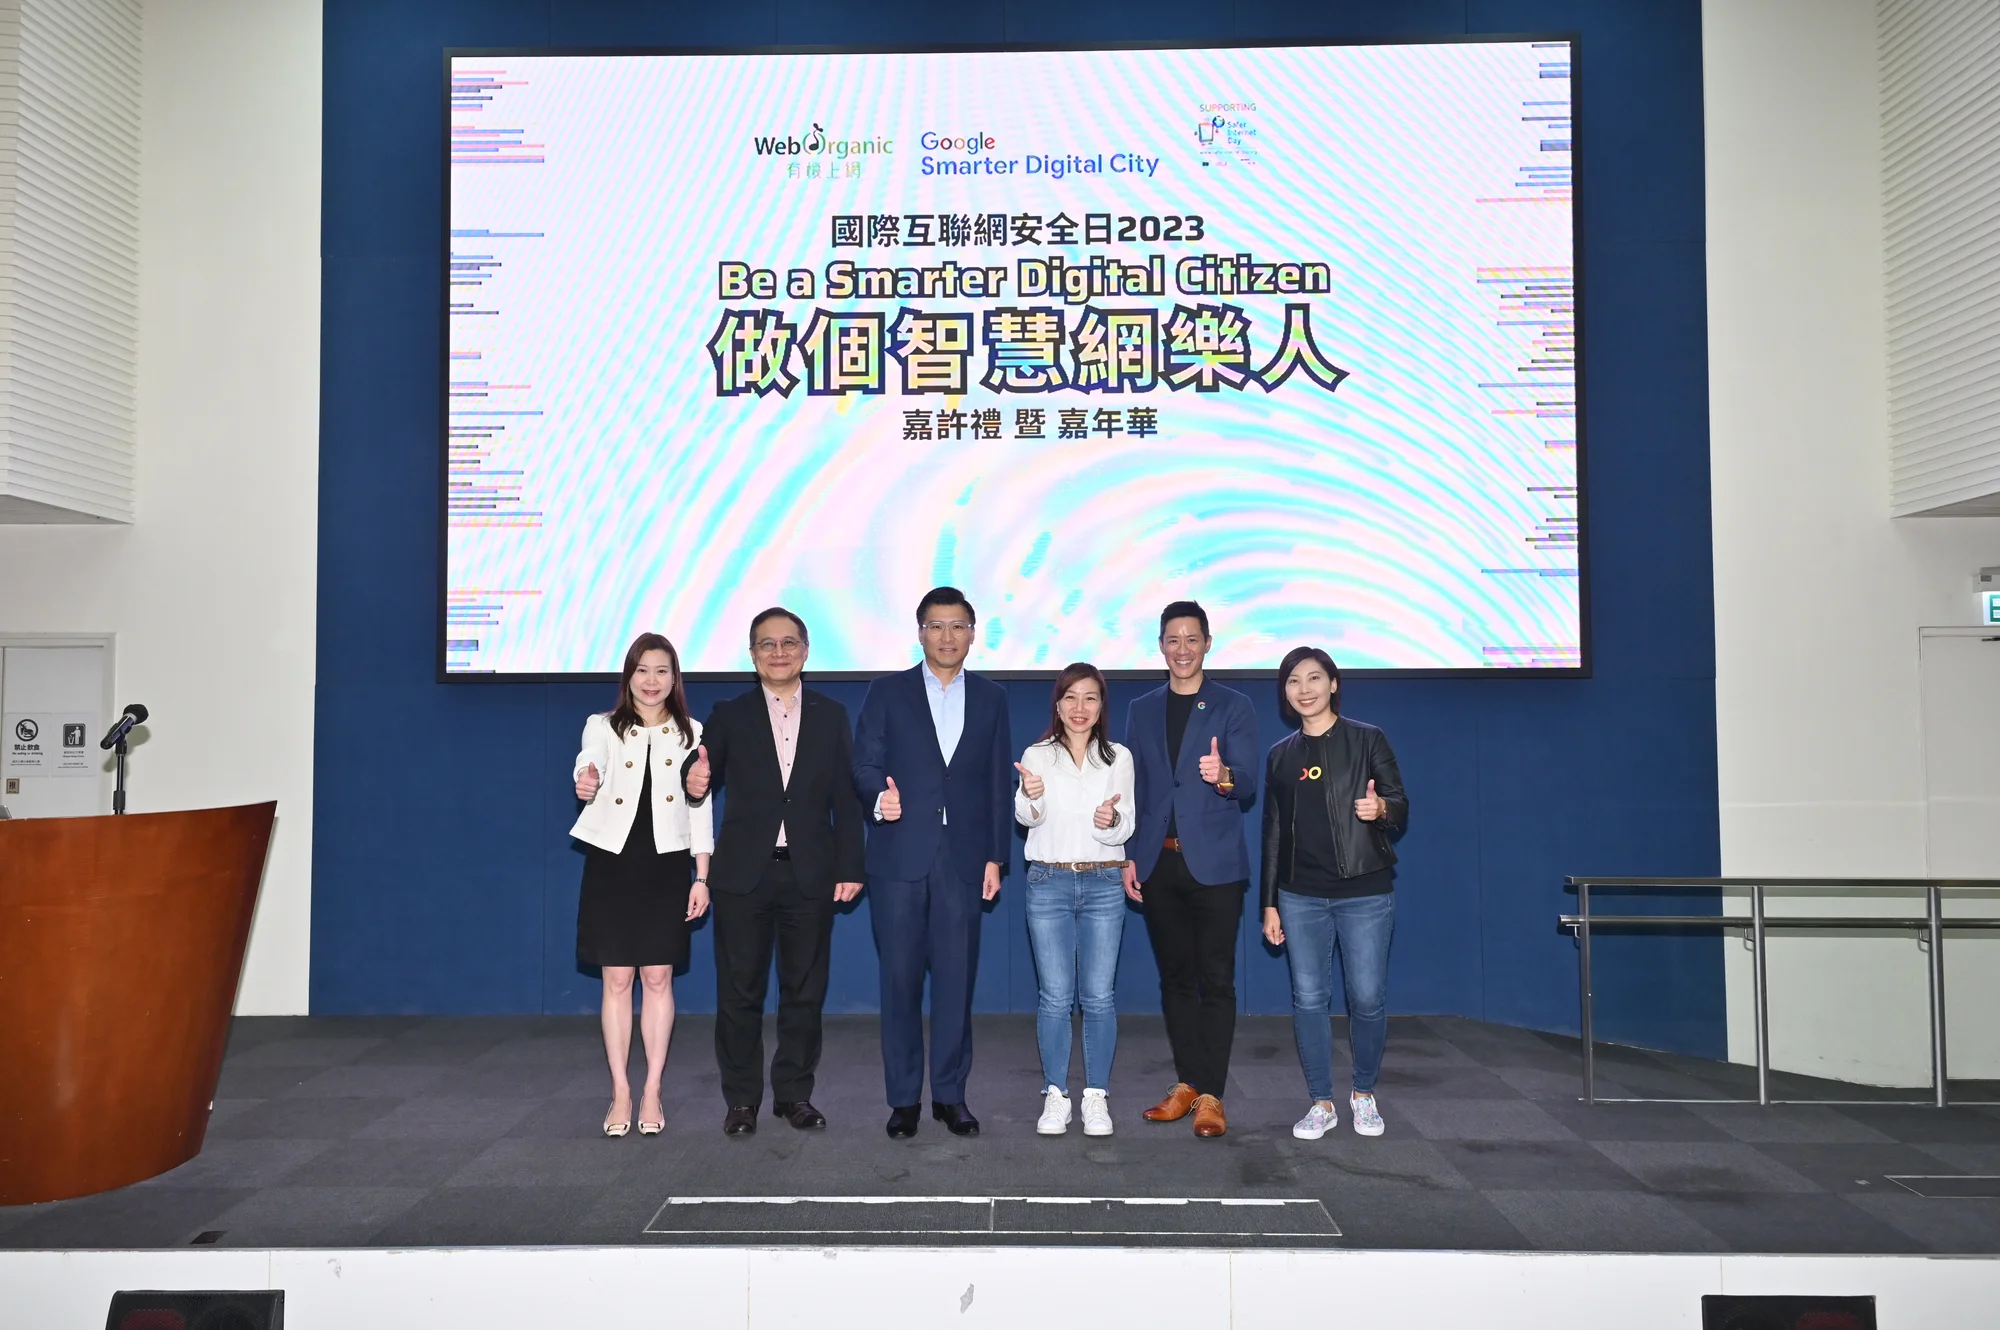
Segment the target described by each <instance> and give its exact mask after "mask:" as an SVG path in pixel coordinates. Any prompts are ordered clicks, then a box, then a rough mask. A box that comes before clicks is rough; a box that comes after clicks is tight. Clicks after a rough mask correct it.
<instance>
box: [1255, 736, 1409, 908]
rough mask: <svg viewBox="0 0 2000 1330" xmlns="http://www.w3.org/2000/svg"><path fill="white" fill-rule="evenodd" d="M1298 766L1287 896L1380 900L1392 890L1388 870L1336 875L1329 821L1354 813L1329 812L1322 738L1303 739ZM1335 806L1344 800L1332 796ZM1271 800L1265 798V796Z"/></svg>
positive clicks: (1330, 774) (1348, 810)
mask: <svg viewBox="0 0 2000 1330" xmlns="http://www.w3.org/2000/svg"><path fill="white" fill-rule="evenodd" d="M1299 739H1300V752H1301V759H1302V760H1301V765H1300V770H1299V774H1298V775H1297V776H1296V777H1294V778H1293V780H1294V784H1295V786H1296V788H1295V790H1294V791H1293V793H1294V800H1293V809H1294V812H1293V819H1292V880H1291V881H1290V882H1287V883H1285V885H1284V889H1285V890H1286V891H1290V892H1294V893H1296V894H1297V895H1300V896H1322V897H1335V898H1344V897H1349V896H1379V895H1381V894H1382V893H1383V892H1386V891H1390V890H1393V889H1394V888H1395V885H1396V884H1395V879H1394V877H1393V875H1392V874H1391V873H1390V870H1388V869H1386V868H1378V869H1376V870H1375V871H1374V872H1372V873H1363V874H1361V876H1359V877H1342V876H1341V875H1340V869H1341V864H1340V855H1339V852H1338V849H1337V847H1336V845H1335V842H1334V839H1333V817H1334V816H1335V815H1339V814H1342V813H1344V814H1345V815H1346V816H1348V817H1352V816H1354V810H1353V809H1352V808H1340V807H1336V808H1335V809H1333V810H1332V812H1331V813H1329V811H1328V808H1327V802H1326V801H1327V782H1328V781H1330V780H1332V779H1333V778H1334V773H1333V772H1332V770H1331V769H1330V767H1329V765H1328V763H1327V749H1328V748H1329V746H1330V745H1329V744H1328V741H1327V736H1326V735H1324V734H1319V735H1313V734H1301V735H1300V736H1299ZM1335 794H1336V798H1337V801H1339V800H1344V799H1345V798H1346V795H1345V792H1344V791H1336V792H1335ZM1264 797H1265V798H1267V799H1268V798H1269V797H1270V796H1269V795H1268V794H1267V795H1265V796H1264Z"/></svg>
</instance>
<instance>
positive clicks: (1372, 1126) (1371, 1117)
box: [1347, 1094, 1382, 1136]
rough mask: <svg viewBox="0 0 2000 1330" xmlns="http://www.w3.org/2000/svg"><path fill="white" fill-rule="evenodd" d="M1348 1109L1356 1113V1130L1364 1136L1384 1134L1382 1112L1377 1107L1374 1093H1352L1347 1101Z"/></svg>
mask: <svg viewBox="0 0 2000 1330" xmlns="http://www.w3.org/2000/svg"><path fill="white" fill-rule="evenodd" d="M1347 1107H1348V1111H1349V1112H1351V1113H1352V1114H1353V1115H1354V1130H1355V1131H1356V1132H1357V1133H1359V1134H1360V1135H1362V1136H1380V1135H1381V1134H1382V1113H1381V1110H1379V1109H1377V1108H1376V1107H1375V1096H1374V1095H1372V1094H1357V1095H1351V1096H1349V1098H1348V1101H1347Z"/></svg>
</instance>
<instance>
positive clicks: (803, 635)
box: [750, 605, 812, 647]
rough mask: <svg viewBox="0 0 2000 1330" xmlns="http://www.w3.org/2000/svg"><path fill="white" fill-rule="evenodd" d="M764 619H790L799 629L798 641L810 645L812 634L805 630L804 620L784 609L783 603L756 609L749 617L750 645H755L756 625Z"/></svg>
mask: <svg viewBox="0 0 2000 1330" xmlns="http://www.w3.org/2000/svg"><path fill="white" fill-rule="evenodd" d="M766 619H790V620H791V621H792V623H793V624H794V625H796V626H797V628H798V630H799V641H801V642H803V643H805V644H806V645H807V646H811V645H812V634H811V633H809V632H807V631H806V621H805V620H804V619H801V618H800V617H799V616H798V615H796V614H794V613H792V612H791V611H790V610H788V609H786V608H785V607H784V606H783V605H773V606H772V607H771V608H770V609H768V610H758V611H757V613H756V614H754V615H753V616H751V619H750V645H751V646H753V647H754V646H756V645H757V625H758V624H760V623H762V622H764V620H766Z"/></svg>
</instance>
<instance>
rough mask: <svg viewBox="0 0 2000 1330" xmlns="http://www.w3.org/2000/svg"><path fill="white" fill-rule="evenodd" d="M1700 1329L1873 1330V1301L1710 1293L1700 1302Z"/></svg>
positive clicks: (1869, 1299)
mask: <svg viewBox="0 0 2000 1330" xmlns="http://www.w3.org/2000/svg"><path fill="white" fill-rule="evenodd" d="M1701 1330H1875V1299H1874V1298H1872V1297H1867V1298H1799V1297H1791V1296H1789V1295H1788V1296H1785V1297H1739V1296H1737V1295H1735V1294H1731V1293H1710V1294H1706V1295H1704V1296H1703V1298H1702V1300H1701Z"/></svg>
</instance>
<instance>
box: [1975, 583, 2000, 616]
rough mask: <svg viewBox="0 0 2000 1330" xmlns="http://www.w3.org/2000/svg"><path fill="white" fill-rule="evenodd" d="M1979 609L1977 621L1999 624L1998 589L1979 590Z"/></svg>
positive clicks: (1999, 594) (1999, 595)
mask: <svg viewBox="0 0 2000 1330" xmlns="http://www.w3.org/2000/svg"><path fill="white" fill-rule="evenodd" d="M1979 609H1980V614H1979V622H1981V623H1985V624H2000V591H1982V592H1980V593H1979Z"/></svg>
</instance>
